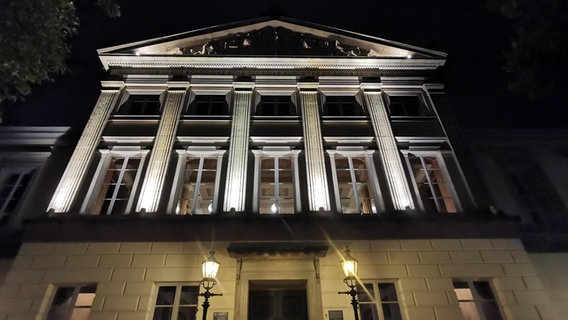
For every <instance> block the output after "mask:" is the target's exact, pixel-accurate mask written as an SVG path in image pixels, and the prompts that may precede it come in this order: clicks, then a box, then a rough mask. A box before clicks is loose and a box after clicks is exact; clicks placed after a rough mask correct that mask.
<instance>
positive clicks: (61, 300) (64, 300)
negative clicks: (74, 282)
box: [51, 287, 75, 307]
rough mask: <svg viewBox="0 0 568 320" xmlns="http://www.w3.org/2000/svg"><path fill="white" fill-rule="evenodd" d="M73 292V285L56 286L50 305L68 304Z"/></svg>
mask: <svg viewBox="0 0 568 320" xmlns="http://www.w3.org/2000/svg"><path fill="white" fill-rule="evenodd" d="M74 293H75V287H61V288H57V291H56V293H55V297H54V298H53V302H52V303H51V306H52V307H60V306H70V305H71V302H72V300H73V294H74Z"/></svg>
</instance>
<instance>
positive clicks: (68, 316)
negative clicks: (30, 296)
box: [45, 283, 97, 320]
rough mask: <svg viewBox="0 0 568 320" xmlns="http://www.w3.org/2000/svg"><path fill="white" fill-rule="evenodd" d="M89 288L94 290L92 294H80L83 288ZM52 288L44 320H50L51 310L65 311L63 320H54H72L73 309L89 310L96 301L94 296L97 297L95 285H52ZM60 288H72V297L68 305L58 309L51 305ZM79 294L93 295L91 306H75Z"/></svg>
mask: <svg viewBox="0 0 568 320" xmlns="http://www.w3.org/2000/svg"><path fill="white" fill-rule="evenodd" d="M91 287H93V288H94V290H93V291H92V292H81V290H82V289H83V288H91ZM52 288H53V291H52V295H51V299H50V302H49V305H48V306H47V310H46V313H45V319H46V320H50V319H51V318H50V317H49V313H50V311H51V310H56V309H59V310H65V311H64V316H63V319H56V320H73V319H72V318H71V317H72V315H73V312H72V311H73V310H74V309H87V308H88V309H91V308H92V307H93V304H94V300H95V299H96V296H97V293H96V291H97V284H96V283H83V284H61V285H54V286H53V287H52ZM62 288H73V294H72V296H71V301H70V303H69V305H67V306H59V307H57V306H56V307H54V306H53V303H54V302H55V301H54V300H55V298H56V296H57V292H58V290H59V289H62ZM81 293H88V294H93V300H92V301H91V304H90V305H88V306H87V305H80V306H77V305H76V303H77V300H78V298H79V295H80V294H81Z"/></svg>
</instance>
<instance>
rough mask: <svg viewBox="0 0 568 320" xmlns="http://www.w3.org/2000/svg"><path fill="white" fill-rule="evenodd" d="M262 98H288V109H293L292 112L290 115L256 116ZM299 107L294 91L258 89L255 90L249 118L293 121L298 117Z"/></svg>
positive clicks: (286, 89)
mask: <svg viewBox="0 0 568 320" xmlns="http://www.w3.org/2000/svg"><path fill="white" fill-rule="evenodd" d="M263 97H288V98H289V99H290V108H291V109H294V112H292V114H290V115H260V114H257V112H258V110H259V108H260V107H261V104H262V98H263ZM300 113H301V112H300V105H299V101H298V98H297V93H296V89H295V88H294V89H288V88H285V89H266V88H259V89H257V90H255V95H254V104H253V109H252V112H251V116H252V117H254V118H270V119H295V118H299V117H300Z"/></svg>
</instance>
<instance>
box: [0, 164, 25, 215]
mask: <svg viewBox="0 0 568 320" xmlns="http://www.w3.org/2000/svg"><path fill="white" fill-rule="evenodd" d="M17 175H18V178H17V179H16V181H15V182H14V184H13V185H12V186H11V189H10V193H9V194H8V195H7V196H6V198H5V199H4V204H3V205H2V207H1V208H0V216H3V215H4V214H5V213H6V212H5V211H6V207H7V206H8V204H9V203H10V202H11V201H12V197H14V193H15V192H16V189H18V186H19V185H20V183H21V181H22V178H23V177H24V175H25V173H22V172H18V173H17ZM9 176H10V173H8V174H7V175H6V176H5V177H4V178H3V179H2V180H0V181H2V183H3V182H4V181H6V179H8V177H9Z"/></svg>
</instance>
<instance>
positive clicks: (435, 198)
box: [418, 155, 442, 212]
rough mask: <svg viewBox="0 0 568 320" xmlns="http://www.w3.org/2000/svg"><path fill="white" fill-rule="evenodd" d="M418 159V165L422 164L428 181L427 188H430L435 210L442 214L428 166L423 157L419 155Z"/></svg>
mask: <svg viewBox="0 0 568 320" xmlns="http://www.w3.org/2000/svg"><path fill="white" fill-rule="evenodd" d="M418 158H419V159H420V163H421V164H422V169H423V170H424V174H425V175H426V179H427V181H428V188H430V192H431V193H432V199H433V200H434V203H435V204H436V210H438V212H442V206H441V205H440V202H439V199H438V193H437V192H436V189H434V182H433V181H432V177H430V169H429V168H428V165H427V164H426V161H425V160H424V156H422V155H419V156H418Z"/></svg>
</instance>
